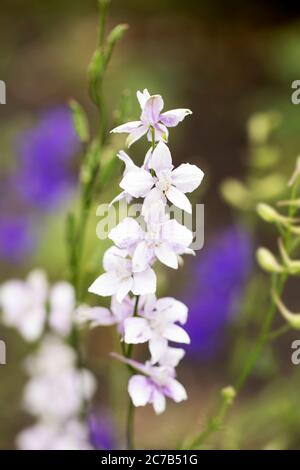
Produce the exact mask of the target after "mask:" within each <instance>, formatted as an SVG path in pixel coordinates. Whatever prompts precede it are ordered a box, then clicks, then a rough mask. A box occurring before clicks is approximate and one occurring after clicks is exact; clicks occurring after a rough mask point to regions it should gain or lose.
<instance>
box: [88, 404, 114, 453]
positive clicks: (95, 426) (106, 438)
mask: <svg viewBox="0 0 300 470" xmlns="http://www.w3.org/2000/svg"><path fill="white" fill-rule="evenodd" d="M89 433H90V442H91V444H92V446H93V447H94V448H95V449H97V450H114V449H116V448H117V443H116V436H115V432H114V426H113V422H112V420H111V418H110V416H109V414H108V413H107V412H106V411H105V410H100V411H99V412H98V413H92V414H91V415H90V417H89Z"/></svg>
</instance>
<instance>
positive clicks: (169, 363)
mask: <svg viewBox="0 0 300 470" xmlns="http://www.w3.org/2000/svg"><path fill="white" fill-rule="evenodd" d="M184 355H185V350H184V349H182V348H170V347H168V348H166V350H165V351H164V353H163V355H162V356H161V358H160V360H159V363H160V365H162V366H165V367H177V366H178V364H179V362H180V361H181V359H182V358H183V357H184Z"/></svg>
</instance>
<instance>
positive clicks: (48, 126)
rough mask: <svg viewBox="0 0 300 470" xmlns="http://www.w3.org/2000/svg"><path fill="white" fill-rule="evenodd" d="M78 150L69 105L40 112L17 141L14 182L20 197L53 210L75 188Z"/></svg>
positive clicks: (39, 206)
mask: <svg viewBox="0 0 300 470" xmlns="http://www.w3.org/2000/svg"><path fill="white" fill-rule="evenodd" d="M79 149H80V144H79V141H78V138H77V137H76V134H75V131H74V128H73V122H72V116H71V113H70V111H69V110H68V108H66V107H64V106H60V107H56V108H53V109H50V110H48V111H46V112H45V113H43V114H42V116H41V118H40V120H39V122H38V123H37V124H36V125H35V126H34V127H32V128H31V129H29V130H27V131H25V132H24V133H23V134H22V135H21V136H20V138H19V142H18V148H17V153H18V155H19V158H20V164H19V167H18V169H17V172H16V174H15V176H14V177H13V183H14V186H15V187H16V191H17V192H18V193H19V195H20V197H21V198H22V200H24V201H27V203H29V204H30V205H31V206H33V207H36V208H38V209H42V210H52V209H56V208H57V206H58V205H59V204H60V203H61V201H62V199H63V198H64V197H65V196H66V195H68V194H70V192H71V191H73V189H74V188H75V184H76V178H75V176H74V173H73V171H72V166H74V157H75V156H76V154H77V153H78V152H79Z"/></svg>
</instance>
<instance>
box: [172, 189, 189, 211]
mask: <svg viewBox="0 0 300 470" xmlns="http://www.w3.org/2000/svg"><path fill="white" fill-rule="evenodd" d="M166 196H167V198H168V199H169V201H170V202H171V203H172V204H174V206H176V207H179V209H182V210H184V211H186V212H188V213H189V214H191V213H192V206H191V203H190V201H189V200H188V198H187V197H186V195H185V194H184V193H182V192H181V191H179V189H177V188H175V186H171V187H170V189H168V191H166Z"/></svg>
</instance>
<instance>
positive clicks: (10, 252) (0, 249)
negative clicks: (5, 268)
mask: <svg viewBox="0 0 300 470" xmlns="http://www.w3.org/2000/svg"><path fill="white" fill-rule="evenodd" d="M34 242H35V234H34V230H33V228H32V223H31V220H30V219H29V218H27V217H24V216H17V215H9V216H5V215H1V216H0V258H1V259H3V260H6V261H8V262H10V263H17V262H19V261H21V260H23V258H24V257H25V256H26V255H27V254H29V253H30V252H31V251H32V249H33V247H34Z"/></svg>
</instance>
